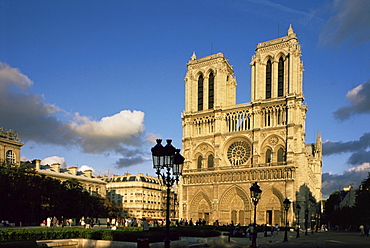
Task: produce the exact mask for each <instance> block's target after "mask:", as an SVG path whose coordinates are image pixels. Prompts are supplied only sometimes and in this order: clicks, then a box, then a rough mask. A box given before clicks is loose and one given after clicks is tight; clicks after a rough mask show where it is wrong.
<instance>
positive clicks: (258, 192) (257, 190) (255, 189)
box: [249, 182, 262, 248]
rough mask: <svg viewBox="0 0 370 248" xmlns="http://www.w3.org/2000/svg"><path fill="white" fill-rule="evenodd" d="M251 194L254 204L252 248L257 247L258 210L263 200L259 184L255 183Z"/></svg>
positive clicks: (251, 188)
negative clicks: (258, 205)
mask: <svg viewBox="0 0 370 248" xmlns="http://www.w3.org/2000/svg"><path fill="white" fill-rule="evenodd" d="M249 190H250V192H251V199H252V202H253V204H254V229H253V232H252V235H253V236H252V245H251V247H252V248H256V247H257V225H256V209H257V204H258V201H259V199H261V194H262V190H261V189H260V186H258V184H257V182H255V183H254V184H253V185H252V187H250V189H249Z"/></svg>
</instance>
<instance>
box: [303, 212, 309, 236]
mask: <svg viewBox="0 0 370 248" xmlns="http://www.w3.org/2000/svg"><path fill="white" fill-rule="evenodd" d="M304 219H305V223H304V225H305V228H306V233H305V235H307V234H308V233H307V229H308V223H307V222H308V209H306V210H305V211H304Z"/></svg>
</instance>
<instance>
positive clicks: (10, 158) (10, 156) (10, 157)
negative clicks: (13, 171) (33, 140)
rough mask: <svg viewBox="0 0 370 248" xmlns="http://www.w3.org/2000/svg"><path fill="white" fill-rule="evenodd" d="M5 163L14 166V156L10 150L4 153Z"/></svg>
mask: <svg viewBox="0 0 370 248" xmlns="http://www.w3.org/2000/svg"><path fill="white" fill-rule="evenodd" d="M6 163H8V164H15V154H14V152H13V151H12V150H9V151H7V152H6Z"/></svg>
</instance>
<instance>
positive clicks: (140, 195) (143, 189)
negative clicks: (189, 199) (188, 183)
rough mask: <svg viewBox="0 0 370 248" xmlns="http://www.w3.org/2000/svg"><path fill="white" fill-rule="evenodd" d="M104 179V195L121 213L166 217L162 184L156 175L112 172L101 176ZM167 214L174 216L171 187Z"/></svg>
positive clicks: (175, 216) (176, 207) (175, 211)
mask: <svg viewBox="0 0 370 248" xmlns="http://www.w3.org/2000/svg"><path fill="white" fill-rule="evenodd" d="M102 180H103V181H104V182H106V183H107V192H108V193H107V196H108V197H109V200H110V201H111V202H112V203H113V204H114V205H116V206H121V207H122V212H121V217H126V218H127V217H128V218H138V219H141V218H144V217H145V218H146V219H148V220H151V219H157V220H163V219H165V218H166V199H167V191H166V189H167V188H166V186H165V185H164V184H163V183H162V180H161V179H159V178H158V177H152V176H144V175H143V174H141V173H139V174H138V175H131V174H129V173H126V174H125V175H123V176H118V175H113V176H111V177H107V176H104V177H103V178H102ZM170 203H171V207H170V218H178V214H179V212H178V207H179V205H178V202H177V194H176V192H175V191H174V188H171V194H170Z"/></svg>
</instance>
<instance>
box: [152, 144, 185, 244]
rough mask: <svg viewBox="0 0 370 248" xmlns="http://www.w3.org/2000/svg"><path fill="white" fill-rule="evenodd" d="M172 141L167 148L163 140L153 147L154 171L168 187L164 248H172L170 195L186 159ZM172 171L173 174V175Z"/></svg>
mask: <svg viewBox="0 0 370 248" xmlns="http://www.w3.org/2000/svg"><path fill="white" fill-rule="evenodd" d="M171 143H172V140H167V144H166V146H164V147H163V145H162V140H161V139H157V144H156V145H155V146H154V147H152V149H151V151H152V157H153V169H155V170H156V174H157V175H158V178H160V179H162V182H163V184H164V185H165V186H166V187H167V205H166V239H165V240H164V247H165V248H170V242H171V241H170V193H171V187H172V186H173V184H174V183H175V182H176V183H177V182H178V181H179V177H180V176H181V173H182V165H183V163H184V160H185V158H184V157H183V156H181V154H180V149H176V148H175V147H174V146H173V145H172V144H171ZM171 170H172V174H171Z"/></svg>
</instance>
